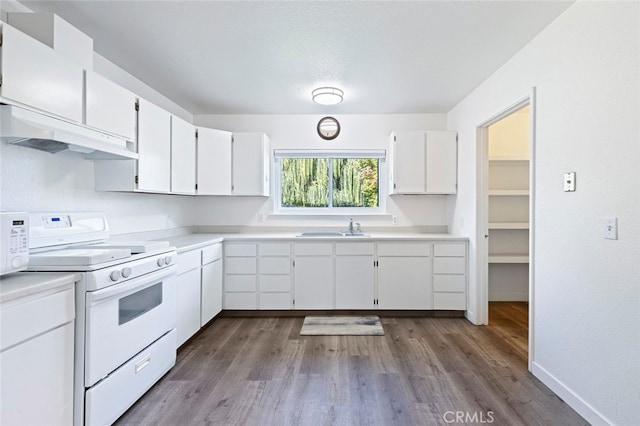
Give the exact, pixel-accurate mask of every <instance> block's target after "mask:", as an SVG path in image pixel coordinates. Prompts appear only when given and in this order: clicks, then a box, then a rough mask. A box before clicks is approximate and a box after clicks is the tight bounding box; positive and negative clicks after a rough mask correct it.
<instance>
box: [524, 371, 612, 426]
mask: <svg viewBox="0 0 640 426" xmlns="http://www.w3.org/2000/svg"><path fill="white" fill-rule="evenodd" d="M531 372H532V373H533V375H534V376H536V377H537V378H538V379H540V381H541V382H542V383H544V384H545V385H547V386H548V387H549V389H551V390H552V391H553V392H554V393H555V394H556V395H558V396H559V397H560V398H561V399H562V400H563V401H564V402H566V403H567V404H568V405H569V406H570V407H571V408H573V409H574V410H576V412H577V413H578V414H580V415H581V416H582V417H584V419H585V420H586V421H588V422H589V423H591V424H592V425H593V426H599V425H602V426H609V425H612V424H613V423H612V422H611V421H609V420H608V419H607V418H606V417H605V416H604V415H603V414H602V413H600V412H599V411H598V410H596V409H595V408H593V407H592V406H591V405H590V404H589V403H588V402H586V401H585V400H584V399H582V398H581V397H580V396H579V395H577V394H576V393H575V392H573V391H572V390H571V389H569V388H568V387H567V386H566V385H565V384H564V383H562V382H561V381H560V380H558V379H557V378H556V377H555V376H554V375H553V374H551V373H549V372H548V371H547V370H546V369H544V367H541V366H540V365H539V364H538V363H536V362H535V361H534V362H533V369H532V371H531Z"/></svg>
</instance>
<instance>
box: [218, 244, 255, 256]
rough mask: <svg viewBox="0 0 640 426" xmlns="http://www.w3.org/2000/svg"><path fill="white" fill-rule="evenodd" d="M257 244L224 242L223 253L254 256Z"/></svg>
mask: <svg viewBox="0 0 640 426" xmlns="http://www.w3.org/2000/svg"><path fill="white" fill-rule="evenodd" d="M257 251H258V250H257V245H256V244H255V243H240V244H238V243H233V244H225V246H224V255H225V256H227V257H231V256H255V255H256V253H257Z"/></svg>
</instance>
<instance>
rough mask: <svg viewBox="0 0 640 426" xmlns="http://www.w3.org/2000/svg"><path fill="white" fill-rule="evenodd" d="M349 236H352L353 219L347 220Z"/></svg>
mask: <svg viewBox="0 0 640 426" xmlns="http://www.w3.org/2000/svg"><path fill="white" fill-rule="evenodd" d="M347 229H348V231H349V233H350V234H353V218H352V217H350V218H349V228H347Z"/></svg>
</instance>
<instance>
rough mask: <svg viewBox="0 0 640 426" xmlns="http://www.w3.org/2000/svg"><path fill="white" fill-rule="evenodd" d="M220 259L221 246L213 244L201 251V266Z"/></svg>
mask: <svg viewBox="0 0 640 426" xmlns="http://www.w3.org/2000/svg"><path fill="white" fill-rule="evenodd" d="M221 258H222V244H220V243H218V244H214V245H212V246H209V247H205V248H203V249H202V264H203V265H206V264H207V263H211V262H213V261H215V260H218V259H221Z"/></svg>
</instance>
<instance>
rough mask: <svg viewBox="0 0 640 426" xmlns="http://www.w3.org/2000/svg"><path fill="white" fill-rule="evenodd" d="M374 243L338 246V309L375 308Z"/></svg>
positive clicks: (342, 244)
mask: <svg viewBox="0 0 640 426" xmlns="http://www.w3.org/2000/svg"><path fill="white" fill-rule="evenodd" d="M373 254H374V244H373V243H336V282H335V287H336V290H335V291H336V309H373V308H374V307H375V303H374V299H375V268H374V257H373Z"/></svg>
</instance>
